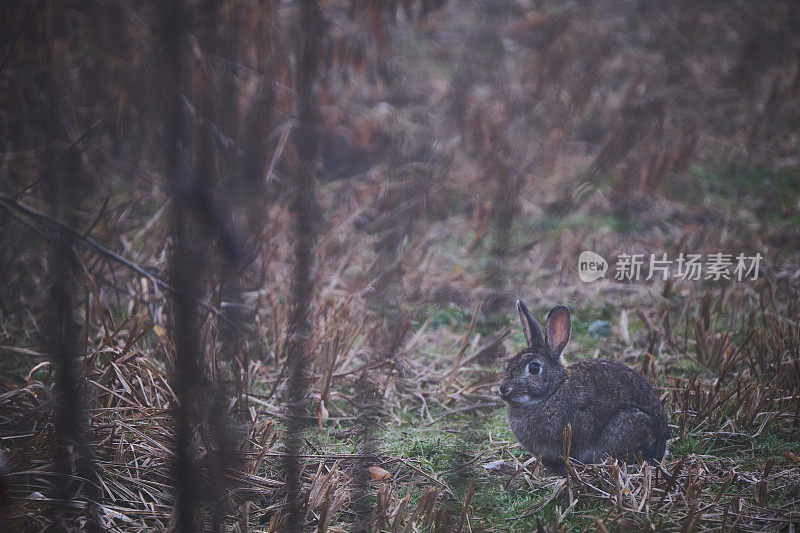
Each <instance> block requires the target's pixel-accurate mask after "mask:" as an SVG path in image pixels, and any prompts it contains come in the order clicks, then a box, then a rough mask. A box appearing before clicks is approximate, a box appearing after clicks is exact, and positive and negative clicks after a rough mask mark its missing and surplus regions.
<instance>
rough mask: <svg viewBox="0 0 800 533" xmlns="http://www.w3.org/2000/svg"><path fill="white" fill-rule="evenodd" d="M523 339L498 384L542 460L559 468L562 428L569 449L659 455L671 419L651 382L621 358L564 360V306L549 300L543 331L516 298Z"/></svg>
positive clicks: (582, 456)
mask: <svg viewBox="0 0 800 533" xmlns="http://www.w3.org/2000/svg"><path fill="white" fill-rule="evenodd" d="M517 310H518V311H519V316H520V320H521V322H522V329H523V332H524V334H525V339H526V341H527V343H528V347H527V348H525V349H524V350H522V351H521V352H519V353H518V354H517V355H515V356H514V357H513V358H512V359H511V361H509V363H508V367H507V369H506V373H505V376H504V377H503V380H502V383H501V385H500V396H501V397H502V399H503V400H504V401H505V402H506V404H507V411H508V422H509V425H510V426H511V431H512V432H513V433H514V436H515V437H516V438H517V440H519V442H520V443H521V444H522V446H523V447H524V448H525V449H526V450H528V451H529V452H530V453H532V454H534V455H537V456H541V457H542V462H543V463H544V465H545V466H547V467H548V468H551V469H555V470H557V471H558V470H562V469H563V459H562V457H563V455H564V433H565V429H566V428H567V426H568V425H569V426H570V427H571V431H572V437H571V442H570V449H569V456H570V457H571V458H573V459H577V460H578V461H580V462H582V463H599V462H602V461H603V460H605V457H606V456H607V455H608V456H611V457H614V458H617V459H620V460H623V461H628V462H630V461H634V460H643V461H648V462H649V463H650V464H655V463H657V462H659V461H660V460H661V459H662V458H663V457H664V452H665V449H666V442H667V438H668V437H669V426H668V424H667V415H666V413H665V411H664V406H663V405H661V402H660V401H659V399H658V396H656V394H655V392H654V391H653V388H652V387H651V386H650V384H649V383H648V382H647V381H646V380H645V379H644V378H643V377H642V376H640V375H639V374H637V373H636V372H634V371H633V370H631V369H630V368H628V367H627V366H625V365H622V364H620V363H617V362H614V361H610V360H608V359H584V360H581V361H578V362H576V363H573V364H571V365H568V366H564V365H563V364H562V362H561V352H562V351H563V350H564V348H565V347H566V345H567V342H568V341H569V337H570V332H571V317H570V311H569V309H568V308H567V307H566V306H563V305H559V306H557V307H554V308H553V309H552V310H551V311H550V313H549V314H548V315H547V322H546V334H545V335H543V334H542V330H541V328H540V327H539V324H538V322H536V320H535V319H534V318H533V317H532V316H531V314H530V313H529V312H528V309H527V308H526V307H525V305H524V304H523V303H522V302H521V301H519V300H517Z"/></svg>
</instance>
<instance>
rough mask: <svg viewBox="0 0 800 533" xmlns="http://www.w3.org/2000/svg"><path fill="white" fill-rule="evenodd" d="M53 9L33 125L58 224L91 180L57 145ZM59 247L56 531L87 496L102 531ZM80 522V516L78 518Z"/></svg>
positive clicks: (54, 297)
mask: <svg viewBox="0 0 800 533" xmlns="http://www.w3.org/2000/svg"><path fill="white" fill-rule="evenodd" d="M57 9H58V8H57V7H51V12H50V13H49V15H50V17H52V18H50V17H44V18H43V20H42V21H40V22H41V27H40V28H39V30H38V32H37V33H38V34H39V35H40V39H42V41H41V42H40V43H39V44H40V45H41V46H42V48H43V50H44V53H43V54H42V59H43V61H44V64H43V65H40V69H39V72H40V74H39V75H38V76H36V78H35V83H34V86H35V88H36V89H35V90H33V91H31V92H33V93H34V94H37V95H38V100H39V101H37V102H35V106H34V109H35V115H34V116H35V123H36V124H37V125H38V127H39V132H38V134H36V140H37V141H38V142H40V143H41V144H42V146H44V149H43V150H42V154H43V155H42V164H41V165H40V166H39V168H40V172H39V175H38V177H37V178H38V179H41V178H42V177H43V176H42V173H43V172H44V170H43V169H50V172H51V174H50V175H51V180H50V181H49V183H48V184H47V186H46V187H44V188H43V190H42V192H43V196H44V199H45V201H46V202H48V203H49V204H50V207H51V210H52V212H53V213H55V216H56V217H57V218H58V219H60V220H65V221H67V222H68V223H69V222H70V221H74V220H75V218H76V212H77V208H78V206H79V204H80V202H81V200H82V199H83V198H82V191H84V190H85V188H86V184H87V179H86V175H85V169H84V168H82V166H81V165H80V160H79V158H78V157H77V156H76V154H74V153H68V155H67V156H65V155H63V154H60V153H59V150H58V149H57V148H56V147H57V146H58V145H59V144H62V143H64V137H65V136H67V134H66V132H65V131H64V130H65V126H64V124H63V123H62V121H60V120H59V119H60V118H64V117H66V116H68V115H69V113H70V112H71V110H70V109H69V108H68V105H67V104H66V100H67V98H66V95H65V94H64V92H63V90H59V87H60V85H59V83H57V81H56V79H57V78H56V71H57V63H58V62H57V59H58V56H57V53H56V52H55V51H54V49H56V48H57V46H56V42H55V41H57V40H58V39H59V38H60V37H61V36H60V35H57V32H56V30H55V29H54V28H53V27H51V26H48V23H49V21H50V20H53V19H58V18H60V17H61V16H65V13H63V12H61V13H59V12H55V13H52V11H56V10H57ZM53 244H54V246H53V249H52V252H51V253H50V258H49V280H48V284H49V287H48V294H47V297H46V299H45V304H46V307H45V309H46V312H45V330H44V343H45V348H46V352H47V353H48V354H49V355H50V358H51V360H52V361H53V365H54V367H55V369H56V379H55V393H56V412H55V421H54V425H55V430H56V449H55V456H54V459H55V469H56V472H57V473H58V474H59V475H60V478H58V481H57V482H56V487H57V489H56V494H55V495H54V496H55V499H56V500H57V501H58V502H59V503H58V508H57V509H56V516H54V526H55V527H58V528H66V527H74V524H71V523H70V522H71V519H70V518H68V516H69V514H70V505H69V502H70V501H75V500H79V499H82V498H81V493H83V495H84V498H85V500H86V501H87V511H88V513H87V514H88V521H87V523H86V526H85V527H86V529H87V530H89V531H100V530H101V526H100V521H99V517H98V509H97V505H98V501H99V499H100V495H101V494H100V488H99V487H100V483H99V480H98V475H97V470H96V467H95V462H94V458H93V456H92V450H91V447H90V446H89V444H88V443H87V440H86V433H87V430H88V428H87V426H88V420H87V417H86V413H85V410H84V398H83V390H82V378H83V376H82V374H81V368H80V366H79V364H78V361H79V356H80V352H81V328H80V326H79V324H78V323H77V321H76V320H75V317H74V315H73V310H74V307H75V306H74V305H73V301H72V294H73V292H74V291H75V289H76V278H77V275H78V269H77V265H76V262H75V257H74V255H73V249H72V237H71V236H70V235H69V234H66V233H62V232H56V234H55V236H54V239H53ZM73 519H74V518H73Z"/></svg>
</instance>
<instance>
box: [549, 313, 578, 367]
mask: <svg viewBox="0 0 800 533" xmlns="http://www.w3.org/2000/svg"><path fill="white" fill-rule="evenodd" d="M571 331H572V324H571V318H570V314H569V308H568V307H567V306H565V305H559V306H556V307H554V308H553V309H551V310H550V313H549V314H548V315H547V345H548V346H549V347H550V352H551V353H552V354H553V357H555V358H559V357H561V352H563V351H564V348H566V346H567V343H568V342H569V335H570V333H571Z"/></svg>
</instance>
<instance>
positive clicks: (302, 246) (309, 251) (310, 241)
mask: <svg viewBox="0 0 800 533" xmlns="http://www.w3.org/2000/svg"><path fill="white" fill-rule="evenodd" d="M321 32H322V21H321V14H320V11H319V6H318V5H317V2H316V1H315V0H305V1H304V2H303V7H302V20H301V37H300V40H301V42H300V53H299V55H298V59H299V60H298V62H297V70H296V73H295V77H296V92H297V114H298V118H299V125H298V126H297V129H296V132H295V134H296V137H295V145H296V147H297V155H298V159H299V161H298V165H297V167H296V174H295V176H294V183H293V187H294V189H293V196H292V203H291V211H292V215H293V217H294V231H295V239H296V241H295V247H294V256H295V265H294V276H293V279H292V300H293V307H292V315H291V317H290V322H289V328H290V335H291V336H290V344H289V348H288V352H287V357H288V361H287V364H288V365H289V388H288V403H289V415H290V418H289V427H288V431H287V435H286V447H287V451H288V456H287V458H286V462H285V464H284V468H285V471H286V484H287V489H288V492H289V494H288V497H289V501H288V515H289V516H288V522H287V528H288V530H289V531H300V530H301V529H302V527H303V519H304V512H303V502H302V496H301V491H300V488H301V481H300V478H301V465H300V461H299V458H298V457H297V455H298V454H299V452H300V449H301V446H302V436H301V432H302V429H303V417H304V405H303V400H304V398H305V395H306V391H307V388H308V370H309V367H310V361H309V357H308V342H309V333H310V329H311V326H310V321H309V310H310V307H311V299H312V293H313V281H312V268H313V265H312V262H313V245H314V237H315V236H314V231H315V222H316V220H315V219H316V216H315V214H316V211H317V209H316V198H315V191H314V183H315V182H314V161H315V159H316V151H317V136H316V132H315V126H316V121H317V101H316V95H315V87H314V85H315V82H316V78H317V70H318V62H319V46H320V38H321Z"/></svg>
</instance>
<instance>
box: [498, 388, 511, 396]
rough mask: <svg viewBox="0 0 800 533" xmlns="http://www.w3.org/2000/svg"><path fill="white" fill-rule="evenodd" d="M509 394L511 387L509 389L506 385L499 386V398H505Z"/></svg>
mask: <svg viewBox="0 0 800 533" xmlns="http://www.w3.org/2000/svg"><path fill="white" fill-rule="evenodd" d="M509 392H511V387H509V386H508V385H500V396H502V397H504V398H505V397H506V396H508V393H509Z"/></svg>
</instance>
